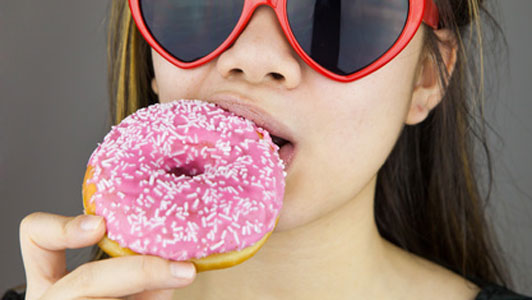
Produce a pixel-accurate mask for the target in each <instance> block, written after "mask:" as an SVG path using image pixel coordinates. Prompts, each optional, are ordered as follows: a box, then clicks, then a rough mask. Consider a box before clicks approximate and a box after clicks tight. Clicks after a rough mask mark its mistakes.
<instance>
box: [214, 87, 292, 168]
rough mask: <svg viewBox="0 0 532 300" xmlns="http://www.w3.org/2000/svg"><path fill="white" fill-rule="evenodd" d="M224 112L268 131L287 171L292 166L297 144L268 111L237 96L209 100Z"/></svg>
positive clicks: (285, 127)
mask: <svg viewBox="0 0 532 300" xmlns="http://www.w3.org/2000/svg"><path fill="white" fill-rule="evenodd" d="M207 99H208V100H207V101H209V102H212V103H214V104H216V105H218V106H219V107H221V108H222V109H224V110H227V111H230V112H232V113H234V114H235V115H238V116H240V117H243V118H245V119H247V120H250V121H252V122H254V123H255V125H257V127H260V128H262V129H264V130H266V131H267V132H268V133H269V134H270V137H271V138H272V141H273V143H274V144H276V145H277V146H278V147H279V150H278V153H279V157H280V158H281V160H282V161H283V163H284V165H285V171H287V170H288V169H289V167H290V166H291V162H292V161H293V159H294V157H295V154H296V142H295V139H294V137H293V136H294V135H293V134H292V133H291V131H290V129H289V128H288V127H287V126H286V125H284V124H283V123H282V122H280V121H278V120H276V119H274V118H273V117H272V116H270V115H269V114H268V113H267V112H266V111H264V110H262V109H261V108H259V107H257V106H254V105H252V104H251V103H255V102H256V101H251V100H246V99H245V98H244V97H240V96H239V95H235V94H217V95H214V96H212V97H209V98H207Z"/></svg>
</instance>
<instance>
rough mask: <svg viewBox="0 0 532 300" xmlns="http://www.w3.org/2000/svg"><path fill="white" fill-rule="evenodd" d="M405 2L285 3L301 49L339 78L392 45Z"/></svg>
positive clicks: (404, 13)
mask: <svg viewBox="0 0 532 300" xmlns="http://www.w3.org/2000/svg"><path fill="white" fill-rule="evenodd" d="M408 3H409V2H408V0H345V1H342V0H314V1H309V0H287V14H288V21H289V23H290V27H291V28H292V31H293V33H294V36H295V37H296V39H297V41H298V43H299V44H300V45H301V47H302V48H303V50H304V51H305V52H306V53H307V54H308V55H309V56H310V57H312V59H314V60H315V61H316V62H317V63H318V64H320V65H321V66H323V67H324V68H326V69H327V70H329V71H331V72H334V73H336V74H339V75H349V74H353V73H355V72H357V71H359V70H361V69H363V68H364V67H366V66H368V65H370V64H371V63H373V62H374V61H375V60H377V59H378V58H379V57H381V56H382V55H383V54H384V53H386V51H387V50H388V49H390V47H391V46H392V45H393V44H394V43H395V41H396V40H397V38H398V37H399V35H400V34H401V32H402V31H403V28H404V25H405V23H406V19H407V17H408Z"/></svg>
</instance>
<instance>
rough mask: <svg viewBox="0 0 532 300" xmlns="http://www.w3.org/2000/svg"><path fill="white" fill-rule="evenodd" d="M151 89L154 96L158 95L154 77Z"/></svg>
mask: <svg viewBox="0 0 532 300" xmlns="http://www.w3.org/2000/svg"><path fill="white" fill-rule="evenodd" d="M151 89H152V90H153V92H154V93H155V95H159V88H158V87H157V80H155V77H153V79H152V80H151Z"/></svg>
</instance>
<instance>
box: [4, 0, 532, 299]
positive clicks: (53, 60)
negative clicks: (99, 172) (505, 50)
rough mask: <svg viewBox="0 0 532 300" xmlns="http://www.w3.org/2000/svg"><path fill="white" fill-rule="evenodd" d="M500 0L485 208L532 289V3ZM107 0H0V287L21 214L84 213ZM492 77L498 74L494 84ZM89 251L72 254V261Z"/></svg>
mask: <svg viewBox="0 0 532 300" xmlns="http://www.w3.org/2000/svg"><path fill="white" fill-rule="evenodd" d="M499 2H500V3H504V6H503V7H502V11H501V13H500V14H499V15H498V19H499V21H500V23H501V24H502V26H503V28H504V29H505V32H506V36H507V39H508V43H509V57H510V60H509V66H506V65H500V63H498V62H497V64H498V67H499V68H500V70H498V71H495V69H493V68H490V67H488V68H487V69H486V71H487V75H488V76H489V77H490V78H492V80H491V81H490V82H491V83H490V84H489V86H491V87H494V89H493V90H492V91H491V92H489V93H488V96H489V97H488V103H487V105H486V115H487V117H488V120H489V122H490V125H491V126H492V127H493V128H494V129H495V131H496V132H497V133H498V135H499V136H497V135H493V134H490V144H491V146H492V147H493V158H494V162H495V166H494V167H495V174H496V176H495V190H494V194H493V198H492V202H491V203H492V204H491V205H490V206H489V214H490V216H492V221H493V223H494V224H495V227H496V229H497V233H498V235H499V237H500V239H501V243H502V244H503V246H504V255H505V256H506V257H507V258H508V260H509V262H510V264H511V269H512V273H513V275H514V278H515V283H516V288H515V289H516V290H517V291H519V292H522V293H526V294H530V295H532V272H531V270H532V218H531V217H532V196H531V195H532V160H531V159H530V154H531V153H532V119H530V117H529V116H530V112H532V101H531V99H530V87H531V84H532V58H531V57H530V53H532V51H531V50H530V48H531V47H532V35H531V34H530V31H529V30H530V28H532V21H531V19H530V18H529V15H530V13H532V1H529V0H520V1H517V0H511V1H510V0H505V1H496V3H499ZM109 3H110V2H109V1H80V0H77V1H72V0H69V1H66V0H63V1H59V0H48V1H36V0H33V1H31V0H0V101H1V102H0V103H1V106H0V195H1V196H0V197H1V198H0V199H1V201H0V214H1V218H0V230H1V231H0V232H1V236H2V239H3V241H2V242H1V246H0V247H1V248H0V249H1V252H0V253H1V255H0V270H1V271H0V291H3V290H5V289H7V288H8V287H11V286H14V285H17V284H19V283H22V282H24V280H25V278H24V270H23V266H22V260H21V256H20V254H19V241H18V225H19V222H20V220H21V219H22V218H23V217H24V216H25V215H27V214H29V213H31V212H33V211H46V212H52V213H57V214H63V215H76V214H79V213H80V212H81V211H82V205H81V192H80V191H81V182H82V179H83V175H84V171H85V165H86V162H87V160H88V158H89V155H90V154H91V152H92V151H93V149H94V148H95V146H96V144H97V143H98V142H99V141H100V140H101V139H102V138H103V136H104V135H105V133H106V132H107V130H108V128H109V125H110V124H109V123H108V121H107V120H108V112H107V110H108V104H107V94H106V48H105V47H106V45H105V42H106V41H105V40H106V33H105V18H106V10H107V6H108V4H109ZM500 6H502V5H500ZM495 73H496V74H495ZM493 76H498V77H499V78H500V79H501V80H500V81H499V83H498V84H496V85H494V84H493V83H494V82H496V80H495V79H493V78H495V77H493ZM88 250H89V249H88V248H85V249H82V250H69V251H68V252H67V258H68V260H69V266H70V267H75V266H77V265H78V264H80V263H81V262H83V261H84V260H85V259H86V257H87V255H88V253H89V251H88ZM0 293H1V292H0Z"/></svg>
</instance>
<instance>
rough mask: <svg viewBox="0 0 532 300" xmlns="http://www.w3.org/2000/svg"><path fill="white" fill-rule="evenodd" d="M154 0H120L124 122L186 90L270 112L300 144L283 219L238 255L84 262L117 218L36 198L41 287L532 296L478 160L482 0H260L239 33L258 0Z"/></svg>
mask: <svg viewBox="0 0 532 300" xmlns="http://www.w3.org/2000/svg"><path fill="white" fill-rule="evenodd" d="M140 2H141V4H142V7H143V8H142V10H139V7H140V6H139V5H138V1H130V3H129V4H130V5H131V7H129V6H128V3H126V2H125V1H113V2H112V7H111V18H110V31H109V33H110V35H109V50H110V51H109V54H110V60H109V71H110V72H109V75H110V92H111V93H110V97H111V104H112V105H111V108H112V112H113V115H114V116H115V120H114V121H115V123H118V122H119V121H120V120H122V119H123V118H124V117H126V116H127V115H129V114H131V113H132V112H134V111H136V110H137V109H138V108H140V107H144V106H146V105H149V104H153V103H156V102H169V101H173V100H175V99H180V98H185V99H204V100H206V101H210V102H214V103H221V102H222V101H225V102H226V103H232V104H233V105H238V106H241V107H246V109H248V110H255V111H260V112H263V113H267V114H269V115H271V116H272V117H273V118H274V119H276V120H277V121H278V122H279V123H280V124H283V125H282V126H283V127H284V128H285V133H286V136H288V137H290V138H289V142H290V143H291V144H292V145H293V146H294V149H295V150H294V151H293V152H292V154H293V157H292V158H291V162H290V167H289V168H288V170H287V173H288V174H287V178H286V195H285V199H284V204H283V210H282V212H281V216H280V219H279V223H278V226H277V228H276V230H275V231H274V233H273V234H272V235H271V237H270V238H269V240H268V242H267V243H266V244H265V245H264V246H263V248H261V250H260V251H259V252H258V253H257V254H256V255H255V256H253V257H252V258H251V259H249V260H248V261H246V262H244V263H242V264H240V265H238V266H235V267H232V268H228V269H223V270H218V271H212V272H206V273H201V274H196V273H195V269H194V267H193V265H192V264H190V263H187V262H169V261H166V260H163V259H161V258H158V257H153V256H146V255H144V256H135V257H121V258H112V259H106V260H101V258H104V257H105V255H103V254H102V253H100V252H96V253H95V257H94V259H93V260H94V261H93V262H89V263H86V264H84V265H82V266H80V267H79V268H77V269H76V270H74V271H73V272H70V273H68V272H67V271H66V269H65V258H64V249H65V248H80V247H86V246H90V245H94V244H95V243H96V242H97V241H98V240H99V239H101V238H102V236H103V235H104V233H105V222H104V220H102V218H101V217H89V216H77V217H64V216H59V215H53V214H46V213H34V214H31V215H29V216H28V217H26V218H25V219H24V220H23V221H22V223H21V250H22V255H23V259H24V266H25V270H26V278H27V289H26V299H79V298H90V299H117V298H127V299H225V298H227V299H250V298H251V299H262V298H266V299H525V298H524V297H521V298H515V297H519V296H518V295H516V294H515V293H513V292H511V291H510V290H507V289H505V288H504V287H505V286H508V285H509V284H510V279H509V276H508V275H507V271H506V270H505V267H504V262H503V261H502V259H501V257H499V255H498V254H497V243H496V242H495V240H494V238H493V234H492V232H491V230H490V227H489V225H488V224H487V222H486V219H485V216H484V211H483V210H482V207H483V202H484V201H485V199H484V198H483V197H482V195H481V193H480V191H479V184H478V179H477V177H476V176H477V170H476V167H475V166H476V165H475V160H474V155H473V145H474V142H475V140H474V138H475V137H478V138H479V141H480V142H481V143H482V145H485V136H484V132H483V125H484V124H483V123H482V122H483V119H482V118H481V119H480V120H477V119H476V118H475V115H474V114H475V112H476V111H475V109H480V108H481V105H482V104H481V102H478V100H481V99H479V98H477V97H478V95H480V93H479V92H480V90H481V89H480V88H478V87H477V84H476V81H474V80H472V77H471V76H472V75H474V74H475V73H474V72H471V70H470V69H468V65H473V70H476V69H480V66H478V65H475V62H474V61H472V57H474V56H475V55H476V53H474V52H471V53H470V51H472V50H474V47H471V45H469V43H471V42H474V41H475V39H476V40H481V39H479V37H480V34H481V31H480V25H479V23H480V21H479V20H480V15H481V12H483V11H484V7H483V1H475V0H469V1H451V0H442V1H437V2H436V3H434V2H433V1H431V0H427V1H418V0H412V1H376V0H371V1H370V0H367V1H343V2H341V1H305V2H303V1H288V2H287V3H286V2H285V1H264V4H267V5H260V6H257V7H254V6H253V7H252V6H251V3H252V2H257V1H246V5H247V6H245V8H246V9H244V13H247V15H246V16H248V17H249V19H246V18H243V19H241V21H242V22H240V23H239V24H238V26H240V27H239V29H240V30H236V31H234V32H233V33H232V34H231V36H229V38H227V39H226V37H227V35H229V33H231V31H232V30H233V29H234V28H235V23H236V21H237V20H238V19H239V18H240V16H241V14H242V12H241V10H242V5H243V3H244V1H223V2H222V1H197V0H195V1H194V2H190V3H185V2H186V1H185V2H183V1H140ZM285 3H286V6H285ZM186 4H188V5H186ZM436 4H437V6H436ZM130 8H132V9H133V12H134V16H135V18H132V15H131V13H130ZM284 8H286V18H287V19H284V17H285V15H284ZM414 16H416V17H414ZM283 20H288V22H285V21H283ZM134 21H135V22H134ZM217 22H222V23H217ZM419 22H423V23H422V25H421V26H419ZM244 25H245V26H244ZM172 26H176V27H172ZM143 27H144V29H143ZM137 28H141V31H142V34H141V33H140V32H139V31H138V30H137ZM147 28H149V29H150V30H146V29H147ZM204 28H207V30H202V29H204ZM288 28H290V30H288ZM224 30H225V33H224ZM147 41H150V43H149V44H148V42H147ZM480 53H481V52H480ZM480 112H482V111H480ZM476 122H480V123H479V124H477V123H476ZM485 150H486V154H487V155H488V163H489V152H488V149H487V148H485ZM488 166H490V165H489V164H488ZM6 297H7V296H6ZM497 297H498V298H497ZM511 297H514V298H511Z"/></svg>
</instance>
